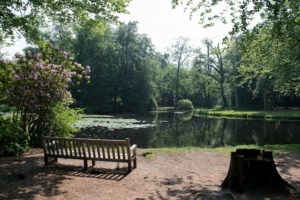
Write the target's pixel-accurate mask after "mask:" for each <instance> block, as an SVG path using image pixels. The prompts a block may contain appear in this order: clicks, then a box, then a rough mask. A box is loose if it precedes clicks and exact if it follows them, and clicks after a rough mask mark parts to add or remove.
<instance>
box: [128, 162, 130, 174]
mask: <svg viewBox="0 0 300 200" xmlns="http://www.w3.org/2000/svg"><path fill="white" fill-rule="evenodd" d="M129 172H131V161H129V162H128V173H129Z"/></svg>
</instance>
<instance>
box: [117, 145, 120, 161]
mask: <svg viewBox="0 0 300 200" xmlns="http://www.w3.org/2000/svg"><path fill="white" fill-rule="evenodd" d="M117 153H118V160H121V158H120V157H121V155H120V145H117Z"/></svg>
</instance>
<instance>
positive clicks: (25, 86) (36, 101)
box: [0, 46, 90, 143]
mask: <svg viewBox="0 0 300 200" xmlns="http://www.w3.org/2000/svg"><path fill="white" fill-rule="evenodd" d="M0 65H1V72H0V83H1V85H0V93H1V99H0V102H1V103H3V104H6V105H8V106H10V107H11V108H12V111H13V115H12V117H13V121H14V122H15V123H16V124H18V125H19V127H21V128H22V130H23V131H24V132H27V133H29V136H30V138H31V142H33V143H39V136H40V134H42V133H47V134H61V130H58V127H56V130H58V131H57V132H54V128H53V127H55V126H57V125H58V123H60V122H59V121H63V120H68V118H64V119H61V120H59V119H58V118H57V117H58V115H60V114H61V113H62V112H61V111H66V112H68V105H70V103H72V97H71V94H70V92H69V91H68V88H69V86H70V85H71V84H72V83H78V82H79V81H80V80H81V79H82V78H85V79H89V75H88V74H89V72H90V68H89V66H87V67H86V68H84V67H82V66H81V65H80V64H78V63H76V62H75V63H73V58H72V57H69V58H68V56H67V52H63V51H60V50H59V49H55V48H54V47H50V46H46V47H45V48H44V50H43V51H42V53H38V52H28V53H27V54H26V55H25V56H22V55H20V54H16V55H15V61H14V62H13V61H8V60H2V61H1V63H0ZM69 114H75V115H76V113H70V112H69ZM60 125H62V124H60ZM69 127H71V124H69ZM70 130H72V129H69V130H68V131H67V133H66V132H64V133H63V134H69V133H70V132H69V131H70Z"/></svg>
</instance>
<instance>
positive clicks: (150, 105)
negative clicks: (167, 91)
mask: <svg viewBox="0 0 300 200" xmlns="http://www.w3.org/2000/svg"><path fill="white" fill-rule="evenodd" d="M147 104H148V105H147V111H156V110H157V109H158V105H157V102H156V100H155V99H154V98H153V97H150V98H149V100H148V103H147Z"/></svg>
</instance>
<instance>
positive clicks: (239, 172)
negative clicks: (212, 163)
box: [221, 149, 295, 193]
mask: <svg viewBox="0 0 300 200" xmlns="http://www.w3.org/2000/svg"><path fill="white" fill-rule="evenodd" d="M221 187H222V188H223V189H224V188H227V189H229V190H231V191H235V192H247V191H252V190H255V189H269V190H273V191H276V192H278V191H279V192H288V193H290V192H291V190H294V189H295V188H294V187H293V186H291V185H290V184H289V183H287V182H286V181H285V180H283V179H282V178H281V176H280V175H279V173H278V172H277V169H276V165H275V162H274V160H273V156H272V152H271V151H265V150H262V151H261V150H259V149H237V150H236V152H231V160H230V167H229V170H228V174H227V176H226V178H225V180H224V181H223V182H222V184H221Z"/></svg>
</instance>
